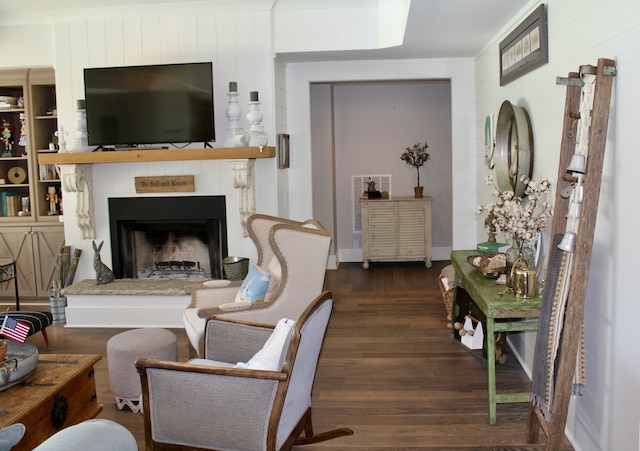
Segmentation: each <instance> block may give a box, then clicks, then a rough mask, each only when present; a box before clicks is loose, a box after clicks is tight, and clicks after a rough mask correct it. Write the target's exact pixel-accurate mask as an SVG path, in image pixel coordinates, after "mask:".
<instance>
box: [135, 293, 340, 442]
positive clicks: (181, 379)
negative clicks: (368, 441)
mask: <svg viewBox="0 0 640 451" xmlns="http://www.w3.org/2000/svg"><path fill="white" fill-rule="evenodd" d="M332 306H333V301H332V298H331V293H329V292H325V293H323V294H321V295H320V296H318V297H317V298H316V299H315V300H314V301H312V302H310V303H308V304H307V306H306V308H305V309H304V310H303V312H302V313H301V314H300V315H299V317H298V319H297V321H296V322H295V324H293V326H291V325H290V326H289V327H290V329H287V330H284V331H283V334H282V335H281V339H280V340H277V339H274V338H273V337H274V336H276V335H277V333H278V332H277V331H278V327H276V328H275V330H274V328H273V327H270V326H265V325H264V324H256V323H248V322H246V321H237V320H233V319H229V318H226V317H214V318H210V319H209V320H208V321H207V326H206V334H205V336H206V338H205V343H206V344H205V350H204V354H203V355H204V357H205V358H204V359H196V360H194V361H191V363H190V362H187V363H175V362H164V361H158V360H147V359H139V360H138V361H137V362H136V367H137V368H138V372H139V373H140V376H141V385H142V399H143V405H144V430H145V442H146V449H148V450H151V449H168V448H169V447H171V446H174V445H181V446H182V447H181V448H180V449H187V448H188V449H199V450H201V449H225V450H249V449H251V450H281V449H290V448H291V447H292V446H293V445H299V444H308V443H316V442H319V441H323V440H328V439H332V438H336V437H341V436H346V435H351V434H353V431H351V430H350V429H346V428H342V429H336V430H333V431H329V432H325V433H321V434H318V435H314V433H313V427H312V424H311V392H312V388H313V381H314V378H315V373H316V368H317V365H318V359H319V356H320V351H321V349H322V343H323V340H324V336H325V333H326V330H327V325H328V323H329V319H330V316H331V310H332ZM289 321H290V320H289ZM291 322H292V323H293V321H291ZM281 323H282V322H281V321H279V322H278V325H280V324H281ZM274 343H278V346H277V347H275V348H274V347H273V346H271V345H273V344H274ZM268 348H269V351H270V352H269V353H268V357H267V358H265V355H267V354H262V362H261V365H267V366H265V367H258V366H255V365H254V366H252V365H251V362H252V361H253V360H254V359H255V357H256V356H258V355H260V354H261V353H263V352H264V351H265V350H267V349H268ZM254 353H255V354H254ZM252 355H253V357H252ZM266 360H270V362H267V361H266ZM238 362H243V363H242V364H238ZM244 362H246V363H244ZM177 419H179V421H176V420H177ZM303 431H304V433H305V434H304V437H300V435H301V433H302V432H303ZM299 437H300V438H299Z"/></svg>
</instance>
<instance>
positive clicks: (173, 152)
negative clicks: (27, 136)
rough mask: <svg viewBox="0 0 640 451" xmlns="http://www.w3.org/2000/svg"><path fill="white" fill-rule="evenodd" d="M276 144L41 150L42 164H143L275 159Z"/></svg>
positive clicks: (39, 157) (40, 161)
mask: <svg viewBox="0 0 640 451" xmlns="http://www.w3.org/2000/svg"><path fill="white" fill-rule="evenodd" d="M275 156H276V148H275V147H270V146H269V147H264V148H263V149H262V152H260V149H259V148H258V147H219V148H202V149H159V150H118V151H112V152H111V151H110V152H65V153H41V154H39V155H38V163H40V164H93V163H143V162H148V161H180V160H235V159H252V158H273V157H275Z"/></svg>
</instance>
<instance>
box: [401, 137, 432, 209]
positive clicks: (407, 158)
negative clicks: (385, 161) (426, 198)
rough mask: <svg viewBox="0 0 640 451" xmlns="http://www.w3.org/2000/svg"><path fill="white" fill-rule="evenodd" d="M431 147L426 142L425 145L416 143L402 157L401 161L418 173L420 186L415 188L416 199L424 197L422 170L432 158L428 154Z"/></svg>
mask: <svg viewBox="0 0 640 451" xmlns="http://www.w3.org/2000/svg"><path fill="white" fill-rule="evenodd" d="M428 148H429V146H428V145H427V142H426V141H425V142H424V144H422V143H416V144H414V145H413V146H412V147H407V148H406V149H405V151H404V152H403V153H402V155H400V159H401V160H402V161H404V162H405V163H407V164H408V165H409V166H411V167H414V168H416V171H418V184H417V185H416V186H415V187H414V188H413V191H414V193H415V197H422V190H423V187H422V186H420V168H421V167H422V166H424V164H425V163H426V162H427V160H428V159H429V158H430V157H431V155H429V153H428V152H427V149H428Z"/></svg>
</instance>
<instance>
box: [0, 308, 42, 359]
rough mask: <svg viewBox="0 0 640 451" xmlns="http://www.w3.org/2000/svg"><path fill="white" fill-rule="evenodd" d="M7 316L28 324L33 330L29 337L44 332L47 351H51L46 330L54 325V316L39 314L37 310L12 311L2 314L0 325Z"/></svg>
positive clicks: (30, 331) (0, 315)
mask: <svg viewBox="0 0 640 451" xmlns="http://www.w3.org/2000/svg"><path fill="white" fill-rule="evenodd" d="M5 315H9V318H13V319H15V320H16V321H20V322H22V323H25V324H28V325H29V326H30V328H31V330H29V334H28V335H27V337H29V336H31V335H33V334H36V333H38V332H42V336H43V337H44V342H45V343H46V344H47V349H48V350H49V351H51V345H50V344H49V337H47V331H46V328H47V327H49V326H50V325H51V324H52V323H53V316H52V315H51V313H49V312H39V311H36V310H20V311H15V310H14V311H10V312H8V313H0V324H2V322H3V321H4V317H5Z"/></svg>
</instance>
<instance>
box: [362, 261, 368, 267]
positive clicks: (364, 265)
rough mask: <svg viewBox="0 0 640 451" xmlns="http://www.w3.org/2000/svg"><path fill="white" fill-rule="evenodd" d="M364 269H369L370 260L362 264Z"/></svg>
mask: <svg viewBox="0 0 640 451" xmlns="http://www.w3.org/2000/svg"><path fill="white" fill-rule="evenodd" d="M362 267H363V268H364V269H369V260H365V261H364V262H363V263H362Z"/></svg>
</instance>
